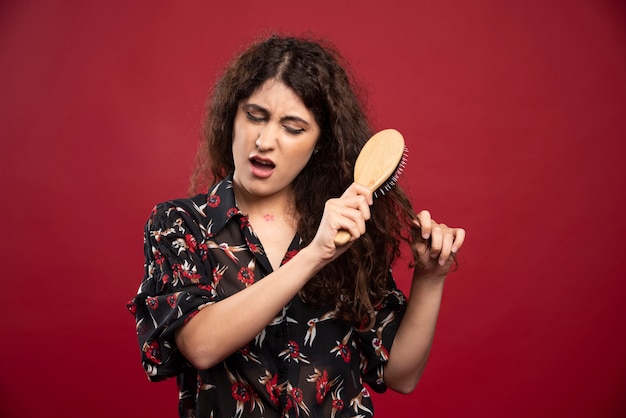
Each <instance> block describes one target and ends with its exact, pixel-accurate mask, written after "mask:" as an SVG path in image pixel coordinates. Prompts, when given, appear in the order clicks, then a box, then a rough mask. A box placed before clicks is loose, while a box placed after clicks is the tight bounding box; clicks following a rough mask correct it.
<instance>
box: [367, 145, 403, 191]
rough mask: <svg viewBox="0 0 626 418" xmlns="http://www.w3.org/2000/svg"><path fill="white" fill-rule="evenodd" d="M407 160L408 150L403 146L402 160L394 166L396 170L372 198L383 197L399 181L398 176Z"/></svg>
mask: <svg viewBox="0 0 626 418" xmlns="http://www.w3.org/2000/svg"><path fill="white" fill-rule="evenodd" d="M408 158H409V149H408V148H407V147H406V146H405V147H404V151H403V152H402V158H400V162H399V163H398V165H397V166H396V169H395V170H394V171H393V174H392V175H391V176H389V178H388V179H387V181H385V182H384V183H383V184H382V185H381V186H380V187H379V188H378V189H377V190H376V191H375V192H374V197H378V194H379V193H380V194H381V195H383V196H384V195H385V193H387V192H388V191H389V190H391V189H392V188H393V186H395V185H396V184H397V183H398V180H399V179H400V175H401V174H402V171H404V167H405V166H406V161H407V159H408Z"/></svg>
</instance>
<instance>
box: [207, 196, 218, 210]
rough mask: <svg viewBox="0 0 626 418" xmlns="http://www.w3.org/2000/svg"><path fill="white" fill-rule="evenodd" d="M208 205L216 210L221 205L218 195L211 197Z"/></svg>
mask: <svg viewBox="0 0 626 418" xmlns="http://www.w3.org/2000/svg"><path fill="white" fill-rule="evenodd" d="M207 205H209V207H212V208H216V207H218V206H219V205H220V197H219V196H217V195H211V196H209V198H208V199H207Z"/></svg>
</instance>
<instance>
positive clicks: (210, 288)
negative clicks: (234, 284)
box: [198, 284, 214, 293]
mask: <svg viewBox="0 0 626 418" xmlns="http://www.w3.org/2000/svg"><path fill="white" fill-rule="evenodd" d="M198 288H199V289H202V290H204V291H205V292H209V293H213V290H214V289H213V286H211V285H210V284H199V285H198Z"/></svg>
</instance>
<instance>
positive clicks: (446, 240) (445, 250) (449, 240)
mask: <svg viewBox="0 0 626 418" xmlns="http://www.w3.org/2000/svg"><path fill="white" fill-rule="evenodd" d="M442 230H443V234H442V235H443V243H442V247H441V252H440V253H439V265H441V266H444V265H445V264H446V262H447V261H448V259H449V258H450V254H451V253H452V244H453V243H454V231H453V230H452V229H450V228H442Z"/></svg>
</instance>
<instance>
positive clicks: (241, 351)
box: [239, 344, 250, 356]
mask: <svg viewBox="0 0 626 418" xmlns="http://www.w3.org/2000/svg"><path fill="white" fill-rule="evenodd" d="M239 354H241V355H244V356H247V355H248V354H250V344H246V345H244V346H243V347H241V348H240V349H239Z"/></svg>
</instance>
